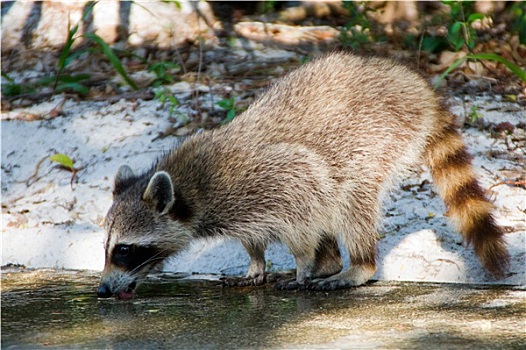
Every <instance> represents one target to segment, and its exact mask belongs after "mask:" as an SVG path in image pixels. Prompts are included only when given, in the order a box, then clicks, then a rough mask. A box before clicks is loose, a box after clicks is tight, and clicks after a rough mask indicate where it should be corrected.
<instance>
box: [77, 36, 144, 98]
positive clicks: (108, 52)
mask: <svg viewBox="0 0 526 350" xmlns="http://www.w3.org/2000/svg"><path fill="white" fill-rule="evenodd" d="M84 36H85V37H86V38H88V39H90V40H92V41H94V42H95V43H96V44H98V45H99V46H100V48H101V49H102V52H103V53H104V55H105V56H106V58H107V59H108V60H109V61H110V64H111V65H112V66H113V68H115V70H116V71H117V72H118V73H119V74H120V75H121V76H122V77H123V78H124V80H125V81H126V83H128V85H130V86H131V87H132V88H133V89H134V90H137V89H138V87H137V85H136V84H135V83H134V82H133V80H131V79H130V77H129V76H128V74H126V71H125V70H124V67H123V66H122V64H121V61H120V60H119V58H118V57H117V56H116V55H115V53H114V52H113V50H112V49H111V47H109V46H108V44H106V42H105V41H104V40H103V39H102V38H101V37H100V36H98V35H97V34H93V33H87V34H85V35H84Z"/></svg>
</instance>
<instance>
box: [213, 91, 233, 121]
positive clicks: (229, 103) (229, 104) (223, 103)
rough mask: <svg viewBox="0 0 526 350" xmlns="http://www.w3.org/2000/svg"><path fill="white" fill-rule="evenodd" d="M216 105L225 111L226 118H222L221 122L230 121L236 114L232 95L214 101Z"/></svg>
mask: <svg viewBox="0 0 526 350" xmlns="http://www.w3.org/2000/svg"><path fill="white" fill-rule="evenodd" d="M216 105H218V106H219V107H221V108H223V109H225V110H226V111H227V113H226V118H225V119H224V120H223V122H222V124H227V123H230V122H231V121H232V120H233V119H234V117H235V116H236V113H237V110H236V102H235V100H234V97H230V98H228V99H223V100H219V101H217V102H216Z"/></svg>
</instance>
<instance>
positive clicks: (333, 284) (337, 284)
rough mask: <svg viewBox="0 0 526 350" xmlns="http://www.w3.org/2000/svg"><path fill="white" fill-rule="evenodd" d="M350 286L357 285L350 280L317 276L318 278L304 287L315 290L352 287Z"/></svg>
mask: <svg viewBox="0 0 526 350" xmlns="http://www.w3.org/2000/svg"><path fill="white" fill-rule="evenodd" d="M352 287H357V285H356V284H354V283H352V282H349V281H345V280H328V279H323V278H319V279H316V280H314V281H311V282H309V284H308V285H307V286H306V287H305V289H308V290H315V291H332V290H337V289H345V288H352Z"/></svg>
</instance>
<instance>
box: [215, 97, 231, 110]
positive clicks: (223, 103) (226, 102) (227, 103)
mask: <svg viewBox="0 0 526 350" xmlns="http://www.w3.org/2000/svg"><path fill="white" fill-rule="evenodd" d="M216 104H217V105H218V106H219V107H221V108H223V109H232V108H234V99H233V98H229V99H225V100H219V101H217V102H216Z"/></svg>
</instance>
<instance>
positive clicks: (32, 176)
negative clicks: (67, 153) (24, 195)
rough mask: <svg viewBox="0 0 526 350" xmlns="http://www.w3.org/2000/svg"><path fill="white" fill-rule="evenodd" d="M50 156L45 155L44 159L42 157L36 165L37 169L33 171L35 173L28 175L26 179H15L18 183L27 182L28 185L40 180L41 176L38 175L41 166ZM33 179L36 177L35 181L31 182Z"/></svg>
mask: <svg viewBox="0 0 526 350" xmlns="http://www.w3.org/2000/svg"><path fill="white" fill-rule="evenodd" d="M47 158H48V157H47V156H45V157H43V158H42V159H40V160H39V161H38V163H37V165H36V166H35V171H34V172H33V174H32V175H31V176H30V177H28V178H27V179H25V180H19V181H15V182H16V183H25V184H26V186H27V187H29V186H31V184H32V183H34V182H36V181H38V180H39V179H40V178H39V177H37V176H38V170H39V169H40V166H41V165H42V163H43V162H44V161H45V160H46V159H47ZM32 179H35V181H33V182H32V183H29V182H30V181H31V180H32Z"/></svg>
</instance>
